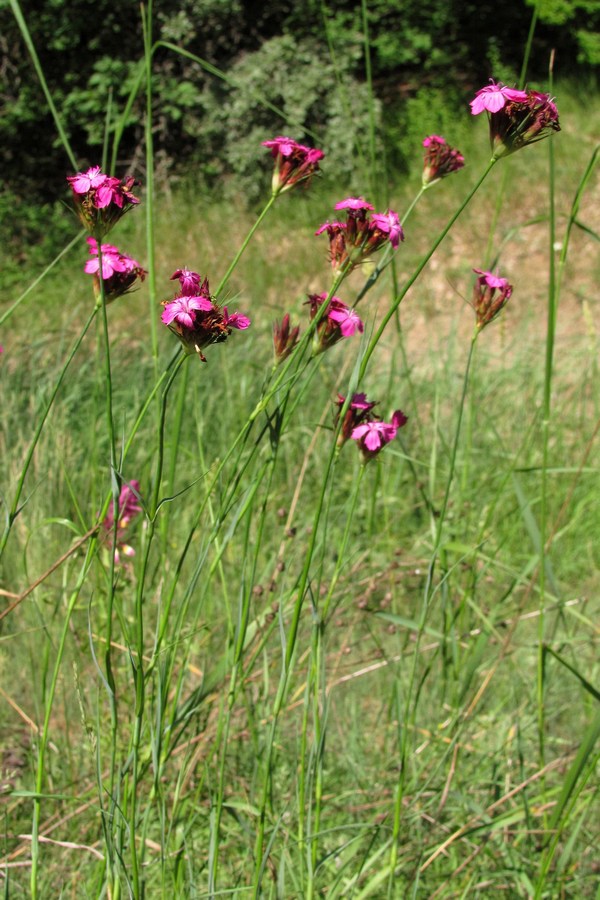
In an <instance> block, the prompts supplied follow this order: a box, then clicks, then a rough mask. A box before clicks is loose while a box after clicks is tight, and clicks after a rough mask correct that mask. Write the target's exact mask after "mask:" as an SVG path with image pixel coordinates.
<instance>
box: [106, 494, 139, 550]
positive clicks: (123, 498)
mask: <svg viewBox="0 0 600 900" xmlns="http://www.w3.org/2000/svg"><path fill="white" fill-rule="evenodd" d="M139 496H140V483H139V481H130V482H129V484H124V485H123V487H122V488H121V493H120V495H119V507H118V515H117V541H116V548H115V563H116V564H117V565H119V563H120V561H121V554H122V555H123V556H129V557H131V556H135V550H134V549H133V547H131V546H130V545H129V544H126V543H125V532H126V530H127V527H128V525H129V524H130V522H131V520H132V519H134V518H135V516H137V514H138V513H140V512H141V511H142V507H141V505H140V502H139ZM114 524H115V518H114V510H113V506H112V505H111V507H110V509H109V511H108V512H107V514H106V515H105V517H104V519H103V520H102V528H103V529H104V531H105V533H106V534H107V535H108V534H110V532H111V531H112V530H113V528H114Z"/></svg>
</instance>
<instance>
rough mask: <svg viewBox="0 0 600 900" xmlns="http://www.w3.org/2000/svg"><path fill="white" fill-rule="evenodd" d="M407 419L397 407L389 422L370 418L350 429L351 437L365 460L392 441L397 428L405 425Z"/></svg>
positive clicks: (372, 456) (371, 457) (375, 454)
mask: <svg viewBox="0 0 600 900" xmlns="http://www.w3.org/2000/svg"><path fill="white" fill-rule="evenodd" d="M407 421H408V419H407V417H406V416H405V415H404V413H403V412H402V410H400V409H397V410H396V411H395V413H394V414H393V415H392V421H391V422H381V421H379V420H377V419H370V420H369V421H367V422H362V423H361V424H360V425H357V427H356V428H354V429H353V431H352V435H351V437H352V439H353V440H355V441H356V442H357V444H358V447H359V449H360V451H361V453H362V455H363V459H364V461H365V462H368V461H369V460H370V459H373V458H374V457H375V456H377V454H378V453H379V451H380V450H382V449H383V448H384V447H385V445H386V444H389V442H390V441H393V440H394V438H395V437H396V434H397V433H398V429H399V428H402V426H403V425H406V422H407Z"/></svg>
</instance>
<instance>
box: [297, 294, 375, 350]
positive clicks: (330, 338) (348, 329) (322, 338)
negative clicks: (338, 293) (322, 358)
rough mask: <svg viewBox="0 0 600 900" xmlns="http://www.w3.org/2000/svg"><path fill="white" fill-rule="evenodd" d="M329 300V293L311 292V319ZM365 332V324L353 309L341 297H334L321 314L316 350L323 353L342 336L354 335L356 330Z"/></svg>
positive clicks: (309, 303) (309, 301)
mask: <svg viewBox="0 0 600 900" xmlns="http://www.w3.org/2000/svg"><path fill="white" fill-rule="evenodd" d="M326 300H327V294H309V295H308V301H307V303H308V305H310V318H311V321H312V319H314V318H315V317H316V316H317V315H318V314H319V310H320V308H321V306H322V305H323V304H324V303H325V301H326ZM357 331H358V332H361V333H362V332H363V331H364V325H363V323H362V320H361V319H360V318H359V316H358V315H357V314H356V313H355V312H354V310H353V309H349V308H348V307H347V306H346V304H345V303H344V302H343V301H342V300H340V298H339V297H332V298H331V300H330V301H329V303H328V305H327V309H326V311H325V312H324V313H321V314H320V315H319V321H318V323H317V333H316V339H315V352H316V353H323V352H324V351H325V350H328V349H329V347H333V345H334V344H337V342H338V341H341V340H342V338H347V337H352V335H353V334H356V332H357Z"/></svg>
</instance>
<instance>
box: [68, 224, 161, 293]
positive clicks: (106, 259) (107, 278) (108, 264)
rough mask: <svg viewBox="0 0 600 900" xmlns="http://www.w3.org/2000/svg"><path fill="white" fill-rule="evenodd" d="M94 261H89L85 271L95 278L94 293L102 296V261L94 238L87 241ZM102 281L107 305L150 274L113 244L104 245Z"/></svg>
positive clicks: (102, 246)
mask: <svg viewBox="0 0 600 900" xmlns="http://www.w3.org/2000/svg"><path fill="white" fill-rule="evenodd" d="M86 240H87V244H88V248H89V252H90V254H91V256H92V259H88V261H87V262H86V264H85V265H84V267H83V269H84V272H86V273H87V274H88V275H93V276H94V292H95V294H96V296H97V297H98V296H100V294H101V291H100V278H99V272H100V259H99V256H98V244H97V242H96V240H95V238H93V237H89V238H87V239H86ZM101 248H102V281H103V282H104V285H103V287H104V297H105V300H106V303H111V302H112V301H113V300H116V299H117V297H120V296H122V294H125V293H126V292H127V291H128V290H129V289H130V288H131V287H133V285H134V284H135V282H136V280H137V279H138V278H139V279H140V281H143V280H144V278H145V277H146V275H147V274H148V273H147V272H146V270H145V269H143V268H142V267H141V266H140V264H139V262H137V261H136V260H135V259H133V258H132V257H131V256H127V254H126V253H121V251H120V250H119V249H118V248H117V247H114V246H113V245H112V244H102V245H101Z"/></svg>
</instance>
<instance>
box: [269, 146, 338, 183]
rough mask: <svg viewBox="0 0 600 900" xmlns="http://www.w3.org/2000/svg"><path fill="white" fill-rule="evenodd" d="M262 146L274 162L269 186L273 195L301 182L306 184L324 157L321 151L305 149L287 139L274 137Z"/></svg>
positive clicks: (311, 148)
mask: <svg viewBox="0 0 600 900" xmlns="http://www.w3.org/2000/svg"><path fill="white" fill-rule="evenodd" d="M262 145H263V147H267V148H268V149H269V150H270V151H271V156H272V157H273V158H274V160H275V171H274V172H273V180H272V185H271V189H272V191H273V194H274V195H276V194H280V193H282V191H289V190H291V188H293V187H294V185H296V184H299V183H300V182H301V181H304V182H308V181H309V180H310V179H311V178H312V176H313V175H314V174H315V173H316V172H318V170H319V163H320V161H321V160H322V159H323V157H324V156H325V154H324V153H323V151H322V150H318V149H317V148H316V147H305V146H304V144H299V143H298V142H297V141H295V140H293V139H292V138H289V137H276V138H273V140H271V141H263V142H262Z"/></svg>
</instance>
